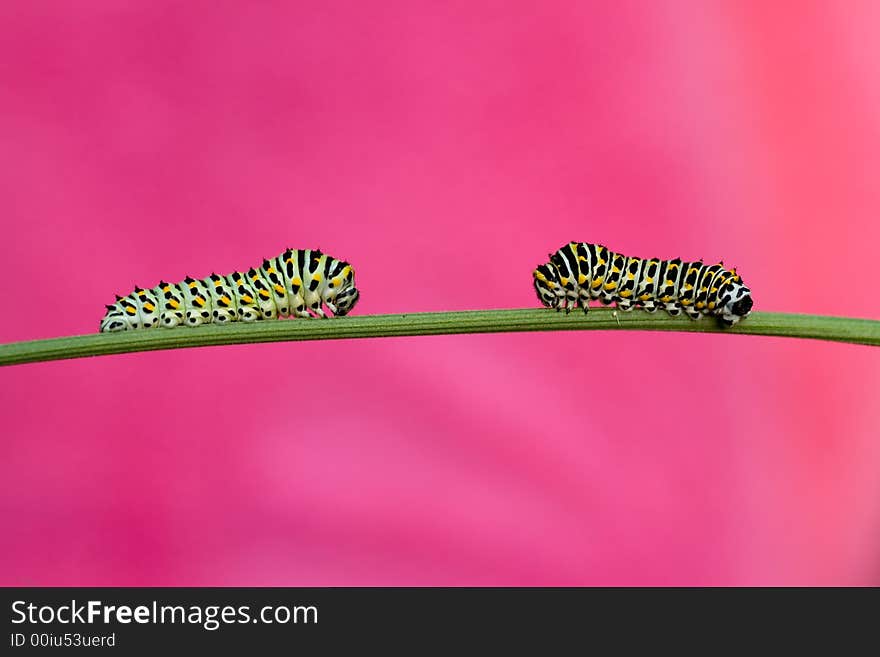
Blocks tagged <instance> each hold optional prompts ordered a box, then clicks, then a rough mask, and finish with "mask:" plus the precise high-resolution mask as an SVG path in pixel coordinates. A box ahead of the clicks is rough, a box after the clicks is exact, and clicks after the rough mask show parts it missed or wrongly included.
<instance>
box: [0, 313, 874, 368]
mask: <svg viewBox="0 0 880 657" xmlns="http://www.w3.org/2000/svg"><path fill="white" fill-rule="evenodd" d="M613 312H616V316H615V315H613V314H612V313H613ZM581 330H584V331H589V330H596V331H621V330H641V331H689V332H701V333H728V334H735V335H769V336H776V337H789V338H811V339H817V340H832V341H837V342H851V343H855V344H864V345H872V346H880V321H876V320H870V319H855V318H848V317H828V316H822V315H795V314H787V313H768V312H755V313H752V315H751V316H749V317H748V318H747V319H746V320H744V321H742V322H740V323H739V324H737V325H736V326H735V327H734V328H730V329H725V328H722V327H721V326H720V325H719V324H718V323H717V322H716V321H715V320H714V319H713V318H703V319H702V320H701V321H692V320H690V319H688V318H687V317H684V316H679V317H670V316H668V315H666V314H665V313H660V312H658V313H656V314H654V315H650V314H648V313H646V312H643V311H635V312H631V313H625V312H620V311H612V309H610V308H593V309H591V310H590V312H589V314H587V315H584V314H583V313H582V312H580V311H574V312H572V313H571V314H570V315H565V314H562V313H557V312H553V311H552V310H547V309H543V308H532V309H524V310H468V311H460V312H442V313H407V314H402V315H359V316H358V315H355V316H352V317H341V318H334V319H329V320H317V319H316V320H311V321H307V320H279V321H266V322H257V323H252V324H231V325H227V326H215V325H208V326H202V327H199V328H193V329H191V328H174V329H152V330H143V331H125V332H122V333H94V334H91V335H76V336H70V337H63V338H51V339H48V340H34V341H31V342H14V343H10V344H2V345H0V366H2V365H19V364H23V363H35V362H39V361H49V360H63V359H68V358H83V357H87V356H106V355H110V354H122V353H129V352H135V351H153V350H159V349H183V348H188V347H208V346H219V345H230V344H245V343H253V342H284V341H297V340H342V339H352V338H388V337H400V336H413V335H447V334H453V333H510V332H526V331H581Z"/></svg>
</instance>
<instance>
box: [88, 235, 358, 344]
mask: <svg viewBox="0 0 880 657" xmlns="http://www.w3.org/2000/svg"><path fill="white" fill-rule="evenodd" d="M359 297H360V293H359V292H358V289H357V288H356V287H355V286H354V270H353V269H352V267H351V265H350V264H348V263H347V262H345V261H343V260H338V259H336V258H334V257H332V256H329V255H326V254H324V253H321V252H320V251H311V250H308V249H305V250H302V249H287V250H286V251H285V252H284V253H282V254H281V255H279V256H277V257H275V258H271V259H264V260H263V264H262V265H260V267H259V268H253V267H252V268H251V269H248V270H247V272H246V273H241V272H233V273H231V274H229V275H228V276H218V275H217V274H211V275H210V276H208V277H207V278H204V279H201V280H199V279H194V278H190V277H189V276H187V277H186V279H184V280H183V281H181V282H180V283H165V282H164V281H163V282H160V283H159V285H157V286H156V287H154V288H153V289H150V290H143V289H141V288H139V287H135V288H134V291H133V292H132V293H131V294H129V295H128V296H126V297H120V296H117V297H116V303H114V304H112V305H109V306H107V313H106V314H105V315H104V318H103V319H102V320H101V332H104V333H106V332H113V331H128V330H131V329H150V328H156V327H165V328H173V327H175V326H179V325H181V324H183V325H186V326H199V325H201V324H211V323H214V324H227V323H229V322H238V321H241V322H254V321H259V320H263V319H273V318H276V317H286V316H288V315H293V316H295V317H313V316H317V317H326V316H327V314H326V313H325V312H324V309H323V307H322V306H327V308H328V309H329V310H330V312H331V313H333V314H334V315H336V316H342V315H346V314H348V312H349V311H350V310H351V309H352V308H353V307H354V305H355V304H356V303H357V300H358V298H359Z"/></svg>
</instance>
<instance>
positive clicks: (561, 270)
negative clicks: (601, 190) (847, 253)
mask: <svg viewBox="0 0 880 657" xmlns="http://www.w3.org/2000/svg"><path fill="white" fill-rule="evenodd" d="M549 258H550V262H548V263H546V264H543V265H539V266H538V267H537V269H535V270H534V271H533V272H532V275H533V278H534V286H535V292H536V294H537V295H538V299H539V300H540V301H541V303H542V304H543V305H544V306H546V307H548V308H555V309H556V310H563V309H564V310H565V312H566V313H569V312H571V310H572V308H575V307H576V306H577V305H578V304H580V306H581V308H583V311H584V312H585V313H586V312H587V311H588V310H589V303H590V301H592V300H595V299H598V300H599V301H600V302H602V303H603V304H606V305H607V304H610V303H611V302H614V303H615V304H616V306H617V307H618V308H620V309H621V310H624V311H630V310H632V309H633V308H643V309H645V310H647V311H648V312H650V313H653V312H656V311H657V310H658V309H660V308H662V309H664V310H665V311H666V312H667V313H669V314H670V315H672V316H675V315H679V314H681V312H684V313H685V314H686V315H687V316H688V317H690V318H691V319H700V318H701V317H702V316H703V315H715V316H718V317H719V321H720V322H721V324H722V325H724V326H725V327H731V326H733V325H734V324H736V323H737V322H738V321H740V320H741V319H743V318H745V317H747V316H748V315H749V313H750V312H751V310H752V292H751V290H749V288H748V287H746V286H745V284H744V283H743V280H742V278H741V277H740V276H739V274H737V273H736V269H731V270H728V269H725V268H724V265H723V264H713V265H706V264H703V262H702V261H701V260H700V261H696V262H682V260H681V259H680V258H676V259H674V260H660V259H658V258H635V257H631V256H625V255H621V254H619V253H614V252H613V251H610V250H608V249H607V248H606V247H604V246H602V245H601V244H589V243H585V242H570V243H568V244H566V245H565V246H563V247H562V248H560V249H559V250H558V251H556V253H551V254H549Z"/></svg>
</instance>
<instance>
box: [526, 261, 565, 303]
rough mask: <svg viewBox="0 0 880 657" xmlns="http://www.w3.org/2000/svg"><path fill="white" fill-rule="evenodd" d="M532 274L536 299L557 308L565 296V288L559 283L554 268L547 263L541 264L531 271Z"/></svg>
mask: <svg viewBox="0 0 880 657" xmlns="http://www.w3.org/2000/svg"><path fill="white" fill-rule="evenodd" d="M532 276H533V277H534V284H535V294H537V295H538V300H539V301H540V302H541V303H542V304H544V305H545V306H546V307H547V308H558V307H559V304H560V302H561V301H562V299H563V298H564V297H565V290H563V289H562V285H561V284H560V283H559V277H558V275H557V273H556V268H555V267H551V266H550V265H549V264H545V265H541V266H539V267H538V268H537V269H535V271H533V272H532Z"/></svg>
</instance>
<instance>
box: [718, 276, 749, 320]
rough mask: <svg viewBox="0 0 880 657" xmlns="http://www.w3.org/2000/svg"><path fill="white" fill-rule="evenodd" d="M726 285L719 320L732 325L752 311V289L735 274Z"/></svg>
mask: <svg viewBox="0 0 880 657" xmlns="http://www.w3.org/2000/svg"><path fill="white" fill-rule="evenodd" d="M728 285H729V289H728V291H727V293H726V294H725V297H726V303H725V304H724V306H722V308H721V322H722V323H723V324H724V325H725V326H733V325H734V324H736V323H737V322H738V321H740V320H741V319H745V318H746V317H748V316H749V313H751V312H752V305H753V301H752V291H751V290H750V289H749V288H747V287H746V286H745V284H744V283H743V281H742V279H741V278H740V277H739V276H736V275H735V277H734V280H733V281H731V282H730V283H729V284H728Z"/></svg>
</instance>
